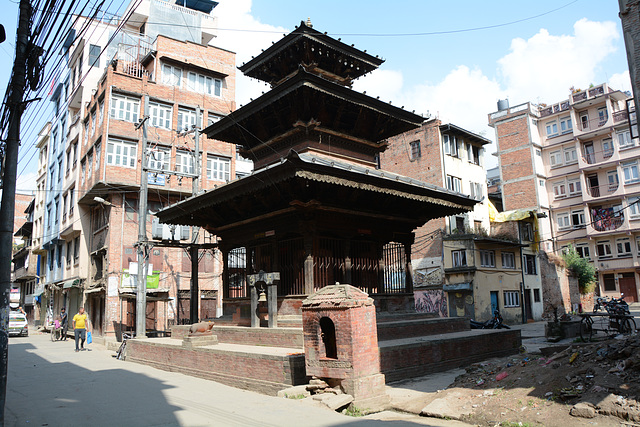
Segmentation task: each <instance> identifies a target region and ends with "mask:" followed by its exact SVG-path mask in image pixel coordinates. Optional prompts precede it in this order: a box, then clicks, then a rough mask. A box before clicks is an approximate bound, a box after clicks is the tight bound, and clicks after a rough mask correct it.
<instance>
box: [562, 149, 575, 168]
mask: <svg viewBox="0 0 640 427" xmlns="http://www.w3.org/2000/svg"><path fill="white" fill-rule="evenodd" d="M564 163H565V164H567V165H570V164H573V163H578V152H577V151H576V147H569V148H565V149H564Z"/></svg>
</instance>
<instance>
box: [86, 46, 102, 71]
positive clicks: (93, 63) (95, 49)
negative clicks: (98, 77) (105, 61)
mask: <svg viewBox="0 0 640 427" xmlns="http://www.w3.org/2000/svg"><path fill="white" fill-rule="evenodd" d="M89 67H100V46H97V45H95V44H90V45H89Z"/></svg>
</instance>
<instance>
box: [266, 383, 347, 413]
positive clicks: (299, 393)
mask: <svg viewBox="0 0 640 427" xmlns="http://www.w3.org/2000/svg"><path fill="white" fill-rule="evenodd" d="M278 397H285V398H289V399H311V400H313V401H316V402H319V403H322V404H323V405H324V406H326V407H328V408H329V409H331V410H333V411H340V410H343V409H346V407H347V406H349V404H351V402H353V396H351V395H350V394H345V393H344V391H343V390H342V387H341V386H340V384H339V383H337V382H336V383H335V384H331V385H330V384H329V383H328V382H327V381H325V380H322V379H320V378H316V377H312V378H311V380H310V381H309V384H305V385H298V386H294V387H289V388H286V389H284V390H280V391H279V392H278Z"/></svg>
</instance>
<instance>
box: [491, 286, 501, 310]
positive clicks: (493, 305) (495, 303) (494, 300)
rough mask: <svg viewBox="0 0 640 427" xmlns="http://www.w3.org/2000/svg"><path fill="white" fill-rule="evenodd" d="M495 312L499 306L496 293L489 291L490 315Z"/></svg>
mask: <svg viewBox="0 0 640 427" xmlns="http://www.w3.org/2000/svg"><path fill="white" fill-rule="evenodd" d="M496 310H498V311H499V310H500V306H499V305H498V291H491V313H494V312H495V311H496Z"/></svg>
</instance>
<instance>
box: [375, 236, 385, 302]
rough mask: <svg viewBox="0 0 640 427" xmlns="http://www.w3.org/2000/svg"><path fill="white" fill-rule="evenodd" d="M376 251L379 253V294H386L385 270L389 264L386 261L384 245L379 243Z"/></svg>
mask: <svg viewBox="0 0 640 427" xmlns="http://www.w3.org/2000/svg"><path fill="white" fill-rule="evenodd" d="M376 250H377V251H378V289H377V291H376V292H377V293H379V294H383V293H384V269H385V267H386V266H387V263H386V262H385V260H384V244H381V243H378V244H377V245H376Z"/></svg>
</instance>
